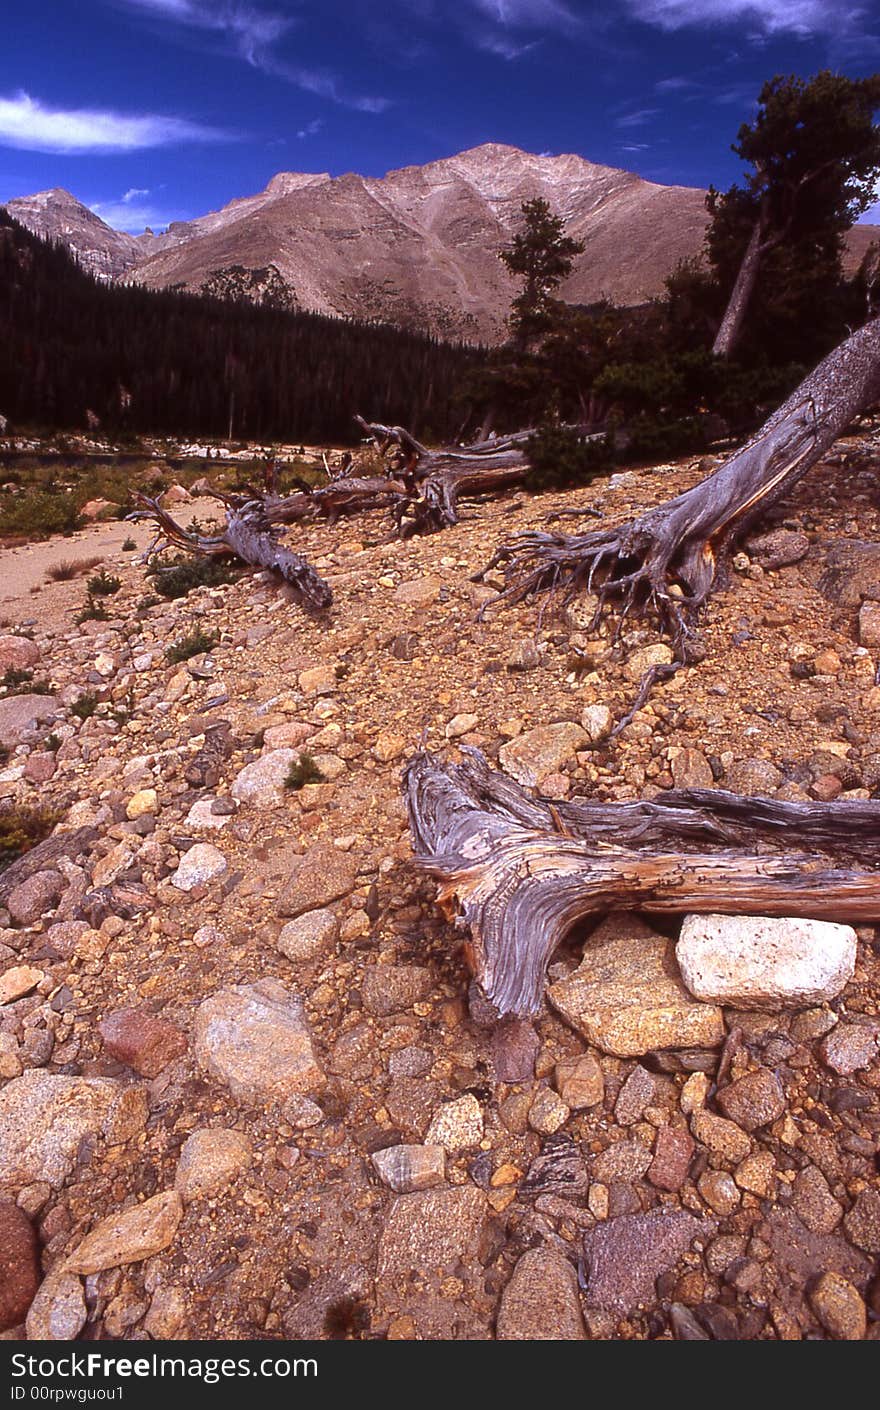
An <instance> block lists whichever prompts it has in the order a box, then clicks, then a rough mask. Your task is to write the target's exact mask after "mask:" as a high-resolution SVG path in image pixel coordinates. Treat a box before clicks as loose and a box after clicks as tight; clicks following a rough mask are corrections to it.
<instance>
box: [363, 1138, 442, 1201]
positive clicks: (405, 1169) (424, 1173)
mask: <svg viewBox="0 0 880 1410" xmlns="http://www.w3.org/2000/svg"><path fill="white" fill-rule="evenodd" d="M370 1159H371V1160H372V1162H373V1166H374V1168H375V1170H376V1173H377V1175H378V1176H379V1179H380V1180H381V1181H382V1183H383V1184H384V1185H388V1186H389V1188H390V1189H392V1190H394V1191H395V1193H396V1194H408V1193H410V1192H411V1191H413V1190H427V1189H430V1188H431V1187H432V1186H433V1185H442V1184H443V1181H444V1180H445V1178H446V1152H445V1150H444V1149H443V1147H442V1145H429V1144H426V1145H423V1146H386V1148H385V1149H384V1150H381V1151H374V1153H373V1155H372V1156H371V1157H370Z"/></svg>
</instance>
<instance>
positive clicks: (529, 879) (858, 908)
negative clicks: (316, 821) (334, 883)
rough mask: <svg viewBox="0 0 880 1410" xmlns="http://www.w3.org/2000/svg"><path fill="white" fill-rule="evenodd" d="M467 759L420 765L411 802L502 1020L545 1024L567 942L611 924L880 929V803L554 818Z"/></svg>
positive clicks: (580, 809)
mask: <svg viewBox="0 0 880 1410" xmlns="http://www.w3.org/2000/svg"><path fill="white" fill-rule="evenodd" d="M464 752H465V758H464V760H463V762H462V763H461V764H449V763H443V762H441V761H440V760H439V759H437V758H436V757H435V756H433V755H431V754H427V753H419V754H417V755H416V756H415V758H414V759H412V760H411V762H410V763H409V764H408V766H407V768H406V770H405V773H404V782H403V789H404V795H405V798H406V803H407V808H408V810H409V821H410V831H411V833H412V839H413V847H414V850H415V854H416V858H417V860H418V862H419V863H420V865H421V866H423V867H424V868H425V869H426V870H427V871H429V872H430V873H431V874H432V875H433V876H435V877H436V878H437V879H438V881H439V882H440V889H439V892H438V901H439V902H440V904H441V906H443V907H444V908H446V909H447V910H448V911H449V913H450V914H451V913H452V912H453V909H454V906H455V903H457V908H458V917H457V919H456V925H457V926H459V927H467V929H469V931H470V937H471V946H472V953H473V962H474V969H475V973H476V977H477V979H478V981H479V982H480V984H481V985H482V986H483V988H484V990H485V992H486V995H487V997H488V998H489V999H490V1001H491V1002H492V1003H493V1004H494V1005H495V1006H496V1008H497V1010H498V1011H499V1013H500V1014H510V1013H512V1014H530V1013H536V1012H538V1010H539V1009H540V1006H541V999H542V995H543V991H544V982H545V973H546V968H547V965H548V963H549V961H550V958H551V956H552V954H553V951H554V950H555V949H556V947H557V945H558V944H559V942H560V940H562V938H563V937H564V935H565V934H566V932H567V931H569V930H570V929H571V927H572V926H573V925H575V924H576V923H577V922H578V921H581V920H584V919H586V918H587V917H589V916H594V915H598V914H601V913H603V912H606V911H610V910H644V911H648V912H679V913H684V912H686V911H695V912H719V913H722V914H747V915H748V914H751V915H771V916H790V915H796V916H804V917H813V918H818V919H822V918H826V919H831V920H837V921H853V922H855V923H860V922H866V921H873V920H876V919H877V918H878V917H880V803H875V802H836V803H781V802H777V801H775V800H771V799H764V798H743V797H739V796H738V795H736V794H733V793H725V792H722V791H721V790H718V791H716V790H713V789H694V790H689V791H682V792H670V793H667V794H664V796H663V798H662V799H658V800H656V801H654V802H636V803H585V802H580V803H551V802H549V801H548V800H545V799H541V798H540V797H537V798H536V797H531V796H529V795H528V794H527V793H525V792H524V790H523V789H521V788H520V787H519V786H518V785H517V784H516V783H514V782H513V780H511V779H509V778H507V777H506V776H505V775H504V774H501V773H498V772H497V771H496V770H493V769H492V768H491V767H490V765H489V764H488V763H487V761H486V759H485V758H484V757H483V755H482V754H480V753H479V752H478V751H477V750H471V749H468V750H466V751H464ZM792 849H794V850H792Z"/></svg>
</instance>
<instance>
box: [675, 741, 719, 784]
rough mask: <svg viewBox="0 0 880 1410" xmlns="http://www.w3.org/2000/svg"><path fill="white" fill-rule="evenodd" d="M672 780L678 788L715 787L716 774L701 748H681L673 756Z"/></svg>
mask: <svg viewBox="0 0 880 1410" xmlns="http://www.w3.org/2000/svg"><path fill="white" fill-rule="evenodd" d="M672 781H673V783H674V784H675V786H676V788H714V787H715V775H714V774H713V772H712V767H711V765H710V763H709V760H708V759H707V758H706V756H705V754H704V753H703V752H702V750H700V749H679V750H678V751H677V752H676V753H675V754H674V755H673V758H672Z"/></svg>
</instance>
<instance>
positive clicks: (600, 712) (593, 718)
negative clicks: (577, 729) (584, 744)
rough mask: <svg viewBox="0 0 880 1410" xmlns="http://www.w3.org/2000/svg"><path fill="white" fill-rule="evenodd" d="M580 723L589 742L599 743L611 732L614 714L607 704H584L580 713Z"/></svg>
mask: <svg viewBox="0 0 880 1410" xmlns="http://www.w3.org/2000/svg"><path fill="white" fill-rule="evenodd" d="M581 724H582V725H583V727H584V729H585V730H586V732H587V738H588V739H589V741H590V743H591V744H600V743H601V742H602V740H603V739H607V738H608V736H609V734H610V733H611V730H612V727H613V725H614V716H613V715H612V713H611V711H610V710H609V709H608V706H607V705H585V706H584V709H583V712H582V714H581Z"/></svg>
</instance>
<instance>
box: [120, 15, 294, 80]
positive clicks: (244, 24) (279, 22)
mask: <svg viewBox="0 0 880 1410" xmlns="http://www.w3.org/2000/svg"><path fill="white" fill-rule="evenodd" d="M121 3H122V4H125V5H127V6H128V7H129V8H130V9H136V10H143V11H145V12H146V13H148V14H150V13H152V14H154V15H158V16H159V17H160V18H163V19H167V20H172V21H173V22H174V23H175V24H181V25H188V26H189V27H190V28H192V29H204V30H212V31H214V33H217V34H222V35H225V36H226V37H227V38H228V39H229V40H230V41H231V42H232V44H233V47H234V48H235V50H236V51H237V53H238V54H239V55H240V56H241V58H243V59H245V60H246V62H247V63H249V64H253V65H254V67H255V68H261V67H262V66H263V62H264V60H265V58H266V56H267V55H268V54H269V52H270V51H271V49H272V46H273V45H274V44H276V43H277V42H278V40H279V39H280V38H281V36H282V35H283V34H285V33H286V32H287V31H288V30H289V29H291V28H292V26H293V24H294V23H295V21H294V20H293V18H292V17H291V16H290V15H283V14H280V13H279V12H278V11H276V10H263V9H260V8H258V7H257V6H255V5H251V4H247V3H244V0H217V3H214V4H209V3H205V0H121Z"/></svg>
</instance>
